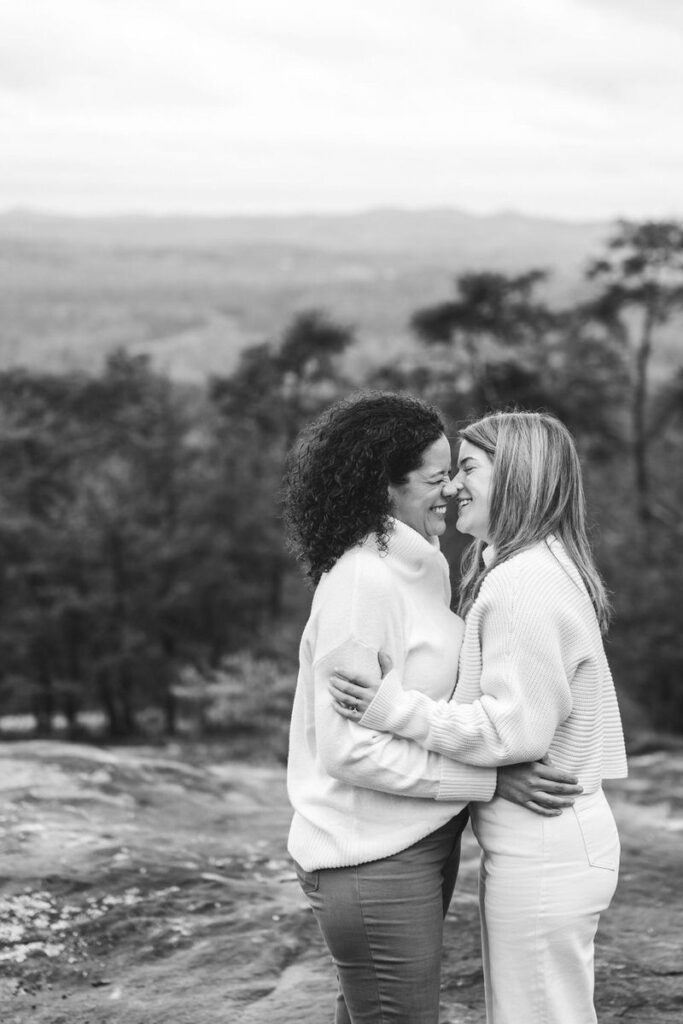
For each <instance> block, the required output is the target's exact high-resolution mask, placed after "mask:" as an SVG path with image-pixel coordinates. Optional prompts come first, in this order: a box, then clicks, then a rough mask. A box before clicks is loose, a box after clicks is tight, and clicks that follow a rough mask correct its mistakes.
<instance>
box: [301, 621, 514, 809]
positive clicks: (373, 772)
mask: <svg viewBox="0 0 683 1024" xmlns="http://www.w3.org/2000/svg"><path fill="white" fill-rule="evenodd" d="M339 669H341V670H342V671H343V672H344V673H345V674H348V675H351V676H353V675H354V674H355V675H358V674H360V675H367V674H370V675H372V674H373V673H374V674H375V675H378V674H379V664H378V661H377V648H371V647H368V646H366V645H365V644H363V643H361V642H359V641H358V640H356V639H353V638H351V639H348V640H346V641H345V642H344V643H342V644H341V645H340V646H339V647H337V648H336V649H335V650H334V651H331V652H329V653H328V654H327V655H325V657H323V658H322V659H321V660H319V661H317V662H316V663H315V664H314V666H313V671H314V693H315V729H316V741H317V746H318V755H319V757H320V760H321V763H322V765H323V767H324V769H325V771H326V772H327V773H328V774H329V775H330V776H331V777H332V778H335V779H339V780H342V781H344V782H347V783H350V784H351V785H354V786H360V787H362V788H364V789H373V790H379V791H381V792H385V793H393V794H396V795H402V796H410V797H422V798H424V799H431V800H461V801H469V800H480V801H487V800H490V799H491V797H492V796H493V793H494V790H495V787H496V772H495V770H493V769H490V768H489V769H486V768H475V767H472V766H470V765H467V764H461V763H459V762H458V761H457V760H454V759H452V758H451V757H449V756H443V755H441V754H437V753H432V752H430V751H428V750H425V749H424V748H423V747H422V746H420V745H419V744H417V743H414V742H413V741H412V740H410V739H402V738H400V737H398V736H392V735H390V734H389V733H386V732H371V731H369V730H368V729H366V728H362V727H361V726H360V725H359V724H357V723H356V722H351V721H349V720H348V719H346V718H343V717H342V716H341V715H338V714H337V712H336V711H335V710H334V708H333V706H332V705H333V702H332V698H331V696H330V694H329V691H328V684H329V681H330V677H331V675H332V673H333V672H334V671H336V670H339Z"/></svg>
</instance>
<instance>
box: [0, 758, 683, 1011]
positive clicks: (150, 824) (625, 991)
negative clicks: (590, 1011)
mask: <svg viewBox="0 0 683 1024" xmlns="http://www.w3.org/2000/svg"><path fill="white" fill-rule="evenodd" d="M682 770H683V750H669V751H660V752H656V753H651V754H648V755H644V756H641V757H636V758H633V759H632V761H631V777H630V779H629V780H628V781H626V782H624V783H619V784H618V785H612V786H611V794H612V798H613V804H614V806H615V811H616V814H617V818H618V820H619V824H620V829H621V834H622V841H623V851H624V852H623V863H622V876H621V884H620V887H619V891H618V894H617V897H616V899H615V902H614V904H613V906H612V908H611V910H610V912H609V914H608V915H607V916H606V917H605V919H604V922H603V925H602V928H601V931H600V937H599V945H598V951H597V995H596V999H597V1004H598V1009H599V1016H600V1020H601V1022H602V1024H616V1022H622V1021H633V1022H634V1024H635V1022H637V1024H650V1022H653V1024H654V1022H655V1021H656V1022H657V1024H667V1022H674V1021H676V1022H678V1021H680V1020H681V1019H683V957H682V956H681V936H682V935H683V857H681V852H680V851H681V840H682V835H683V792H682V791H681V785H680V780H681V771H682ZM0 796H1V805H0V824H1V825H2V843H1V846H0V1019H1V1020H2V1022H3V1024H28V1022H31V1024H66V1022H67V1021H68V1024H103V1022H122V1024H123V1022H126V1024H214V1022H215V1024H219V1022H220V1024H225V1022H226V1021H230V1022H239V1024H261V1022H263V1021H267V1020H277V1021H278V1024H302V1022H308V1021H310V1022H315V1024H321V1022H324V1021H329V1020H331V1017H332V1003H333V989H334V983H333V973H332V971H331V968H330V965H329V961H328V958H327V955H326V954H325V952H324V949H323V947H322V943H321V940H320V938H319V936H318V932H317V927H316V925H315V922H314V920H313V918H312V915H311V913H310V911H309V910H308V907H307V904H306V903H305V901H304V899H303V897H302V896H301V894H300V892H299V890H298V887H297V885H296V883H295V881H294V879H293V877H292V873H291V870H290V867H289V862H288V860H287V856H286V852H285V848H284V844H285V836H286V832H287V827H288V823H289V816H290V811H289V807H288V804H287V799H286V793H285V786H284V773H283V770H282V768H280V767H269V766H267V767H266V766H259V765H247V764H242V763H234V762H233V763H220V764H212V763H210V757H209V756H208V755H206V754H205V753H204V754H202V756H198V755H197V751H193V752H188V751H181V750H180V749H179V748H176V749H173V748H169V749H167V750H166V751H165V752H164V754H163V756H160V755H159V752H158V751H153V750H141V749H140V748H135V749H123V750H121V749H116V750H115V751H113V750H102V749H98V748H93V747H87V746H76V745H70V744H66V743H48V742H22V743H15V744H6V745H5V746H4V748H3V749H2V751H0ZM477 861H478V851H477V847H476V844H475V842H474V839H473V838H472V836H471V835H470V834H469V833H468V835H467V837H466V842H465V846H464V856H463V865H462V870H461V876H460V879H459V882H458V887H457V892H456V896H455V899H454V903H453V906H452V909H451V913H450V915H449V917H448V920H447V923H446V949H447V952H446V957H445V963H444V986H443V999H442V1021H443V1022H444V1024H447V1022H451V1024H456V1022H457V1024H483V1021H484V1012H483V991H482V977H481V959H480V955H479V939H478V924H477V905H476V871H477Z"/></svg>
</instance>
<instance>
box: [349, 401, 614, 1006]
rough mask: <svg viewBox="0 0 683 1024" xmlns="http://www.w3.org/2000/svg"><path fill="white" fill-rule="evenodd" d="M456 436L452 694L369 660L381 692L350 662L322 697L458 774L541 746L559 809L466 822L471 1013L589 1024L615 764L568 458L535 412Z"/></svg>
mask: <svg viewBox="0 0 683 1024" xmlns="http://www.w3.org/2000/svg"><path fill="white" fill-rule="evenodd" d="M461 438H462V443H461V446H460V452H459V459H458V466H459V468H458V473H457V476H456V477H455V480H454V481H453V484H452V487H453V490H454V491H455V492H457V499H458V519H457V528H458V530H460V531H461V532H462V533H467V534H470V535H471V536H472V537H473V538H474V539H473V542H472V544H471V545H470V548H469V549H468V551H467V552H466V555H465V560H464V572H463V576H462V580H461V584H460V608H459V610H460V612H461V613H462V614H463V615H464V616H465V617H466V618H465V635H464V639H463V644H462V651H461V655H460V664H459V672H458V683H457V687H456V689H455V693H454V695H453V699H452V700H448V698H446V699H445V700H444V699H439V698H437V697H435V695H434V693H433V692H431V693H429V692H427V689H426V688H424V687H423V692H422V693H418V692H417V690H416V689H415V688H414V687H413V686H412V684H411V683H410V682H408V685H406V677H405V669H404V668H403V667H401V666H400V665H396V666H395V669H396V671H389V668H390V666H389V663H388V662H387V660H386V659H385V658H382V664H383V668H384V670H385V672H386V675H385V678H384V679H383V680H382V682H381V686H380V685H378V682H377V673H376V672H374V673H369V672H367V669H366V670H365V672H366V679H365V680H363V682H364V683H365V685H364V686H360V685H358V684H356V683H354V684H351V683H348V682H345V681H344V680H342V679H340V680H338V681H336V682H334V683H333V684H332V695H333V696H334V697H335V698H336V699H337V700H338V702H339V703H338V704H337V710H338V714H339V716H340V717H341V718H342V719H343V720H344V721H346V720H347V718H348V716H349V710H348V704H349V702H352V703H353V706H354V714H353V716H352V719H351V720H352V722H353V724H354V725H358V724H360V725H361V726H364V727H365V728H367V729H368V730H372V731H369V732H368V735H369V736H371V737H373V738H376V737H378V735H382V734H384V735H391V734H394V735H396V737H401V738H404V739H411V740H413V741H415V742H417V743H419V744H420V746H421V747H422V748H423V749H424V751H425V753H427V752H438V753H441V754H445V755H448V756H450V757H453V758H457V759H458V763H460V762H463V761H464V762H466V763H467V764H470V765H472V766H475V765H479V766H485V765H495V764H498V765H504V764H510V763H512V762H515V761H521V760H527V759H528V760H531V759H533V758H536V757H540V756H542V755H544V754H546V752H548V753H549V755H550V756H551V757H552V760H553V762H554V763H555V764H557V765H559V766H562V767H563V768H565V769H566V770H567V771H570V772H574V773H575V774H576V776H577V777H578V779H579V782H580V783H581V786H582V787H583V793H582V794H581V795H580V796H578V797H577V798H576V801H575V803H574V806H573V807H572V808H571V811H570V812H568V813H567V814H562V815H561V816H558V817H555V818H553V819H543V818H539V817H537V816H535V815H533V814H530V813H529V811H528V809H527V808H525V807H523V806H522V807H520V806H514V805H513V804H512V803H510V802H509V801H508V800H506V799H501V798H500V797H501V794H500V793H499V794H498V795H497V796H496V797H495V798H494V799H493V800H491V801H489V802H486V803H478V804H476V805H474V807H473V812H472V819H473V826H474V830H475V833H476V835H477V838H478V840H479V843H480V845H481V847H482V850H483V856H482V865H481V884H480V897H481V910H482V940H483V952H484V981H485V988H486V1004H487V1019H488V1021H489V1022H490V1024H521V1022H524V1024H591V1022H595V1021H596V1020H597V1018H596V1015H595V1010H594V1007H593V985H594V970H593V944H594V938H595V933H596V930H597V927H598V920H599V917H600V913H601V912H602V911H603V910H605V909H606V908H607V907H608V906H609V903H610V901H611V899H612V896H613V894H614V891H615V888H616V884H617V874H618V867H619V837H618V834H617V829H616V825H615V823H614V818H613V816H612V812H611V810H610V807H609V804H608V802H607V800H606V798H605V795H604V793H603V789H602V781H603V779H613V778H619V777H621V776H624V775H626V755H625V751H624V738H623V733H622V728H621V720H620V716H619V708H618V705H617V699H616V694H615V690H614V683H613V682H612V677H611V674H610V670H609V666H608V664H607V658H606V656H605V650H604V646H603V642H602V636H601V633H602V631H604V629H605V628H606V626H607V622H608V619H609V603H608V600H607V596H606V594H605V588H604V586H603V583H602V580H601V579H600V575H599V573H598V571H597V569H596V566H595V563H594V561H593V557H592V555H591V551H590V546H589V543H588V539H587V535H586V527H585V509H584V494H583V485H582V479H581V466H580V463H579V459H578V455H577V453H576V449H575V446H574V442H573V439H572V437H571V435H570V433H569V431H568V430H567V428H566V427H565V426H564V425H563V424H562V423H561V422H560V421H559V420H557V419H555V418H554V417H552V416H549V415H547V414H545V413H528V412H509V413H495V414H492V415H490V416H486V417H484V418H483V419H481V420H479V421H477V422H475V423H472V424H470V425H469V426H468V427H466V428H465V429H464V430H463V431H461ZM386 650H387V653H389V654H391V651H390V648H389V646H387V648H386ZM391 656H392V658H393V655H391ZM343 672H344V674H345V675H347V674H348V673H347V672H346V670H345V669H343ZM402 676H403V685H401V677H402ZM359 708H360V710H361V712H362V713H363V714H362V718H361V719H360V721H359V715H358V709H359ZM377 730H382V731H383V733H378V732H377Z"/></svg>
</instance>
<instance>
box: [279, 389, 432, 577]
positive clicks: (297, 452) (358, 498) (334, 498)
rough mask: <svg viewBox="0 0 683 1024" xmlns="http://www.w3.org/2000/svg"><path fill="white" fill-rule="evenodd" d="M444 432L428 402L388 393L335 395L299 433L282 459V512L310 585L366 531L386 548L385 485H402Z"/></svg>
mask: <svg viewBox="0 0 683 1024" xmlns="http://www.w3.org/2000/svg"><path fill="white" fill-rule="evenodd" d="M444 433H445V427H444V423H443V420H442V418H441V415H440V413H439V412H438V410H437V409H435V408H434V406H432V405H429V403H427V402H424V401H422V400H421V399H419V398H414V397H412V396H410V395H405V394H395V393H393V392H388V391H362V392H360V393H358V394H356V395H352V396H351V397H350V398H345V399H342V400H341V401H339V402H336V403H335V404H334V405H333V406H331V408H329V409H328V410H327V411H326V412H324V413H323V414H322V415H321V416H320V417H318V419H316V420H315V421H314V422H313V423H311V424H310V425H309V426H308V427H306V428H305V429H304V430H303V431H302V433H301V434H300V435H299V437H298V439H297V441H296V443H295V445H294V446H293V448H292V449H291V451H290V452H289V454H288V456H287V461H286V466H285V478H284V501H283V512H284V520H285V524H286V527H287V535H288V541H289V545H290V547H291V549H292V550H293V551H294V553H295V554H296V555H297V557H298V558H299V559H300V560H301V561H302V562H303V563H304V565H305V566H306V574H307V576H309V577H310V579H311V580H312V581H313V583H317V582H318V581H319V580H320V577H321V576H322V574H323V573H324V572H328V571H329V570H330V569H331V568H332V566H333V565H334V564H335V562H336V561H337V559H339V558H340V557H341V556H342V555H343V554H344V552H345V551H348V550H349V548H351V547H353V546H354V545H356V544H359V543H360V542H361V541H362V540H363V539H364V538H365V537H367V536H368V534H371V533H374V534H376V536H377V540H378V543H379V546H380V550H386V545H387V540H388V534H389V529H390V525H389V520H390V517H391V514H392V511H391V503H390V499H389V491H388V487H389V484H394V485H396V484H401V483H405V481H406V477H407V475H408V474H409V473H410V472H412V470H414V469H417V468H418V466H420V464H421V463H422V457H423V455H424V452H425V451H426V449H427V448H429V447H430V445H432V444H433V443H434V442H435V441H437V440H438V439H439V438H440V437H441V435H442V434H444Z"/></svg>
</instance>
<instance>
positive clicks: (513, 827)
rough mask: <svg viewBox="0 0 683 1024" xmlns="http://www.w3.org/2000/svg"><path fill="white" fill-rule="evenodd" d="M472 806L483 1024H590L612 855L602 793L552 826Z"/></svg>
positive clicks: (612, 828) (509, 808) (524, 814)
mask: <svg viewBox="0 0 683 1024" xmlns="http://www.w3.org/2000/svg"><path fill="white" fill-rule="evenodd" d="M471 806H472V825H473V828H474V832H475V834H476V836H477V839H478V840H479V843H480V845H481V847H482V850H483V851H484V852H483V855H482V862H481V875H480V905H481V919H482V947H483V962H484V984H485V991H486V1012H487V1021H488V1024H595V1022H596V1021H597V1017H596V1015H595V1009H594V1006H593V982H594V967H593V943H594V939H595V933H596V931H597V927H598V920H599V917H600V912H601V911H602V910H605V909H606V908H607V907H608V906H609V904H610V901H611V899H612V896H613V895H614V890H615V888H616V884H617V874H618V869H619V851H620V848H619V836H618V834H617V828H616V825H615V822H614V817H613V816H612V812H611V810H610V807H609V804H608V803H607V800H606V799H605V795H604V793H603V792H602V790H599V791H598V792H597V793H591V794H589V795H587V796H580V797H578V798H577V799H576V802H575V804H574V806H573V807H572V808H567V809H565V810H564V811H563V812H562V814H561V815H559V816H558V817H554V818H544V817H542V816H541V815H537V814H534V813H533V811H528V810H526V809H525V808H523V807H519V806H518V805H517V804H512V803H509V802H508V801H507V800H503V799H501V798H500V797H497V798H495V799H494V800H492V801H491V802H490V803H488V804H472V805H471Z"/></svg>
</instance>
